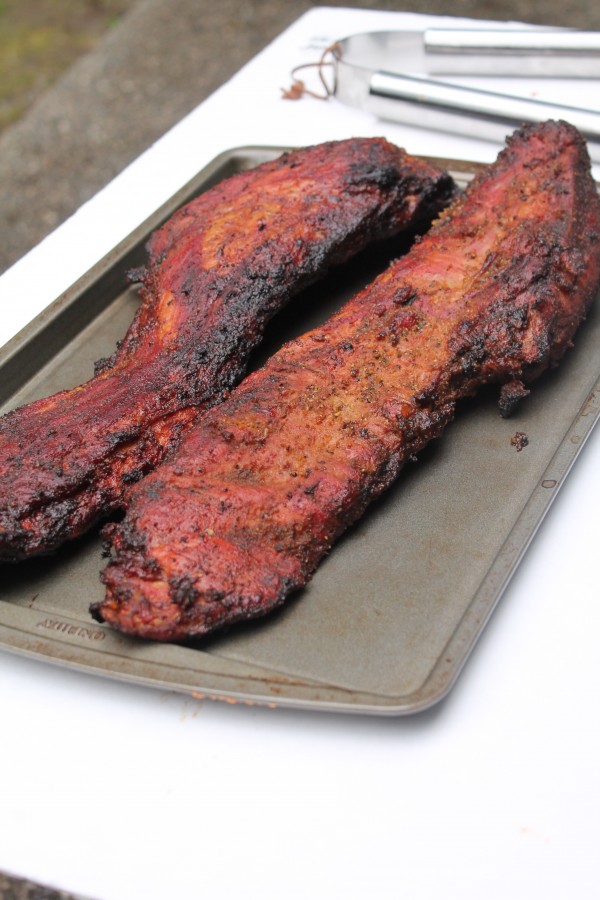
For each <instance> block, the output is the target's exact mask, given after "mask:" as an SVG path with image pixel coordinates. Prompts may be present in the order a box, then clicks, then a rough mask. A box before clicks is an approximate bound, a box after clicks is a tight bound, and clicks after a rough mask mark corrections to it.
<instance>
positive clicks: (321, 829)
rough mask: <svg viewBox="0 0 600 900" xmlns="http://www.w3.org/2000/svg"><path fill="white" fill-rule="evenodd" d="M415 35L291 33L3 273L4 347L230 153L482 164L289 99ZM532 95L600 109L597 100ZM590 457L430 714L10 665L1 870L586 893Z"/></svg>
mask: <svg viewBox="0 0 600 900" xmlns="http://www.w3.org/2000/svg"><path fill="white" fill-rule="evenodd" d="M426 21H427V23H428V24H430V23H431V22H434V23H439V22H440V21H441V20H439V19H433V20H431V19H429V20H426V19H425V18H424V17H417V16H411V15H405V14H401V13H373V12H362V11H359V10H342V9H328V8H317V9H315V10H313V11H312V12H310V13H309V14H307V15H306V16H304V17H303V18H302V19H300V20H299V21H298V22H297V23H295V24H294V25H293V26H292V28H291V29H289V30H288V31H287V32H285V33H284V34H283V35H282V36H281V37H280V38H278V39H277V40H276V41H275V42H274V43H273V44H271V45H270V46H269V47H267V48H266V49H265V51H264V52H263V53H261V54H260V55H259V56H258V57H256V58H255V59H254V60H253V61H252V62H251V63H250V64H249V65H248V66H246V67H245V68H244V69H243V70H242V71H241V72H240V73H239V74H238V75H237V76H236V77H235V78H233V79H232V80H231V81H229V82H228V83H227V84H225V85H224V86H223V87H222V88H221V89H220V90H219V91H217V92H216V93H215V94H214V95H213V96H212V97H210V98H209V99H208V100H207V101H205V102H204V103H202V104H201V105H200V106H199V107H198V108H197V109H196V110H194V111H193V112H192V113H191V114H190V115H189V116H188V117H186V119H184V120H183V121H182V122H181V123H179V124H178V125H177V126H176V127H175V128H174V129H172V131H170V132H169V133H168V134H166V135H165V136H164V137H163V138H162V139H161V140H160V141H159V142H158V143H157V144H156V145H155V146H153V147H152V148H151V149H150V150H149V151H147V152H146V153H145V154H144V155H143V156H142V157H140V158H139V159H138V160H136V161H135V162H134V163H133V164H132V165H131V166H130V167H129V168H128V169H126V170H125V171H124V172H123V173H122V174H121V175H120V176H119V177H118V178H117V179H115V181H114V182H112V183H111V184H110V185H109V186H108V187H107V188H106V189H104V190H103V191H102V192H101V193H100V194H99V195H97V196H96V197H95V198H94V199H93V200H91V201H90V202H89V203H87V204H86V205H85V206H84V207H82V208H81V209H80V210H79V211H78V212H77V214H76V215H74V216H73V217H72V218H71V219H70V220H69V221H68V222H66V223H65V224H64V225H63V226H62V227H61V228H59V229H58V230H57V231H56V232H54V233H53V234H52V235H50V236H49V237H48V238H47V239H46V240H45V241H44V242H43V243H42V244H41V245H40V246H38V247H37V248H36V249H34V250H33V251H32V252H30V253H29V254H28V255H27V256H26V257H24V258H23V259H22V260H21V261H20V262H18V263H17V264H16V265H15V266H14V267H13V268H12V269H11V270H9V271H8V272H7V273H6V274H5V275H4V276H3V277H2V278H0V307H1V309H2V317H1V321H0V343H2V342H4V341H5V340H8V339H9V338H10V337H11V336H12V335H13V334H15V333H16V332H17V331H18V330H19V329H20V328H21V327H22V326H23V325H24V324H25V323H26V322H27V321H29V319H31V318H32V317H33V316H34V315H35V314H37V313H38V312H39V311H40V310H42V309H43V308H44V307H45V306H46V305H47V304H48V303H50V302H51V301H52V300H53V299H54V298H55V297H56V296H57V295H58V294H59V293H60V292H61V291H62V290H64V289H65V288H66V287H68V286H69V284H70V283H71V282H73V281H74V280H75V279H76V278H77V277H78V276H79V275H80V274H82V273H83V272H85V271H86V270H87V268H88V267H89V266H90V265H91V264H92V263H94V262H95V261H96V260H97V259H99V258H100V257H101V256H102V255H103V254H104V253H105V252H106V251H108V250H109V249H110V248H111V247H112V246H114V245H115V244H116V243H117V242H118V241H119V240H120V239H121V238H122V237H124V236H125V235H126V234H128V233H129V231H130V230H131V229H132V228H134V227H135V226H136V225H137V224H139V223H140V222H141V221H143V220H144V218H146V216H147V215H149V214H150V213H151V212H152V211H153V210H154V209H155V208H156V207H157V206H158V205H159V204H160V203H161V202H163V201H164V200H166V199H167V198H168V197H169V196H170V195H171V194H172V193H173V192H174V191H175V190H177V189H178V188H179V187H180V186H181V185H183V184H184V183H185V182H186V181H187V180H188V179H189V178H190V177H191V176H192V175H194V174H195V173H196V172H197V171H198V170H199V169H200V168H202V166H204V165H205V164H206V163H207V162H209V161H210V160H211V159H212V158H214V157H215V156H216V155H217V154H218V153H219V152H221V151H222V150H226V149H229V148H231V147H234V146H241V145H247V144H260V145H264V144H273V145H279V146H286V145H302V144H307V143H314V142H318V141H321V140H326V139H331V138H341V137H347V136H350V135H358V134H361V135H369V134H384V135H385V136H387V137H388V138H389V139H391V140H392V141H394V142H396V143H398V144H400V145H403V146H405V147H407V149H409V150H410V151H412V152H415V153H429V154H435V155H440V156H449V157H459V158H471V159H477V160H482V161H489V160H492V159H493V158H494V157H495V155H496V152H497V150H498V147H496V146H494V145H492V144H485V143H481V142H478V141H475V140H470V139H466V138H460V137H456V136H450V135H441V134H439V135H435V134H432V133H431V132H426V131H420V130H419V129H416V128H405V127H402V126H400V125H391V124H389V123H383V122H379V121H375V120H373V119H371V118H370V117H369V116H367V115H365V114H363V113H360V112H358V111H353V110H350V109H347V108H344V107H342V106H341V105H340V104H337V103H335V102H333V101H330V102H328V103H323V102H319V101H317V100H311V99H304V100H302V101H301V102H298V103H292V102H286V101H283V100H281V99H280V91H279V88H280V87H285V86H287V85H288V84H289V72H290V69H291V67H292V65H295V64H297V63H301V62H304V61H314V60H315V59H316V58H317V57H318V55H319V52H320V49H321V48H322V47H324V46H325V45H326V44H327V43H329V42H331V41H332V40H335V39H339V38H341V37H344V36H346V35H348V34H350V33H352V32H360V31H367V30H375V29H386V28H402V27H417V26H420V25H422V24H424V23H425V22H426ZM446 21H447V20H446ZM473 24H474V23H473ZM533 89H534V88H533V87H532V85H528V84H526V83H524V82H523V83H522V82H516V83H514V82H513V83H512V84H511V90H513V91H521V92H523V93H524V94H525V95H527V94H528V93H530V92H531V90H533ZM543 90H547V91H551V92H552V93H551V97H549V99H554V100H562V102H566V103H569V102H571V103H573V104H579V105H584V103H585V102H587V103H588V104H589V105H593V103H594V102H595V103H596V104H598V103H599V102H600V101H598V99H597V90H593V89H592V86H591V85H590V84H587V83H577V85H572V84H571V85H570V84H568V83H567V82H564V83H554V82H553V83H549V84H548V85H547V87H545V88H543V89H540V92H539V93H540V95H543ZM595 174H596V175H597V176H598V174H599V173H598V172H596V173H595ZM23 285H27V292H26V294H25V293H24V291H23ZM599 456H600V431H598V430H597V431H596V432H594V433H593V434H592V436H591V438H590V439H589V441H588V442H587V444H586V446H585V448H584V449H583V451H582V453H581V455H580V457H579V459H578V461H577V463H576V466H575V467H574V470H573V472H572V473H571V475H570V476H569V478H568V480H567V483H566V485H565V487H564V488H563V489H562V490H561V492H560V494H559V495H558V497H557V500H556V502H555V503H554V505H553V507H552V509H551V511H550V513H549V515H548V516H547V518H546V519H545V521H544V524H543V526H542V528H541V529H540V531H539V532H538V535H537V536H536V538H535V540H534V542H533V544H532V546H531V548H530V549H529V551H528V553H527V555H526V557H525V560H524V562H523V563H522V565H521V566H520V568H519V570H518V572H517V574H516V576H515V577H514V578H513V580H512V582H511V584H510V587H509V589H508V590H507V592H506V593H505V595H504V597H503V599H502V601H501V603H500V605H499V607H498V609H497V610H496V612H495V613H494V616H493V618H492V620H491V622H490V624H489V625H488V627H487V629H486V631H485V633H484V635H483V637H482V639H481V640H480V642H479V643H478V645H477V647H476V649H475V651H474V653H473V654H472V656H471V658H470V660H469V662H468V664H467V666H466V668H465V670H464V671H463V673H462V675H461V677H460V679H459V681H458V683H457V685H456V686H455V688H454V689H453V691H452V692H451V694H450V696H449V697H448V698H447V699H446V700H445V701H443V702H442V703H440V704H439V705H438V706H436V707H435V708H433V709H431V710H430V711H429V712H427V713H423V714H420V715H417V716H413V717H407V718H398V719H386V718H384V719H379V718H359V717H352V716H342V715H326V714H311V713H305V712H292V711H286V710H281V709H278V710H271V709H263V708H257V707H255V708H248V707H244V706H241V705H237V706H230V705H226V704H221V703H215V702H211V701H204V702H201V701H198V700H192V699H188V698H186V697H184V696H181V695H177V694H171V693H164V692H160V691H154V690H150V689H143V688H138V687H136V686H131V685H127V684H122V683H117V682H112V681H108V680H103V679H101V678H94V677H91V676H87V675H82V674H80V673H77V672H73V671H69V670H66V669H62V668H58V667H53V666H51V665H45V664H42V663H38V662H35V661H31V660H29V659H25V658H21V657H18V656H14V655H12V654H10V653H7V652H0V711H1V715H2V741H1V743H0V763H1V765H2V768H1V776H2V788H1V790H0V869H2V870H5V871H9V872H13V873H15V874H19V875H22V876H27V877H30V878H32V879H38V880H40V881H42V882H44V883H48V884H52V885H55V886H58V887H62V888H64V889H69V890H71V891H74V892H80V893H81V894H83V895H87V896H90V897H94V898H97V900H132V898H138V897H139V898H144V900H153V898H156V900H165V898H170V897H173V898H178V900H186V898H199V897H207V898H208V897H210V898H211V900H220V898H233V897H236V898H237V897H244V898H248V897H256V898H259V897H260V898H261V900H268V898H279V897H287V898H290V897H291V898H308V897H310V898H329V897H332V896H339V897H344V898H345V900H350V898H357V900H358V898H361V900H362V898H364V897H368V896H371V897H377V898H392V897H393V898H396V897H407V898H419V900H427V898H436V900H437V898H439V897H440V896H445V897H450V898H453V897H460V898H461V900H471V898H472V900H480V898H486V900H506V898H512V900H514V898H519V900H520V898H523V900H525V898H527V900H529V898H532V897H544V898H545V900H563V898H565V897H576V898H578V900H587V898H590V900H591V898H595V897H597V896H598V875H597V862H596V853H597V843H598V835H599V834H600V778H599V774H598V759H599V758H600V716H599V714H598V696H597V695H598V687H599V686H600V654H599V653H598V652H597V644H598V640H599V639H600V603H599V602H598V601H599V596H600V587H599V579H598V574H597V572H596V567H595V563H596V557H595V554H596V552H597V550H596V544H597V538H596V535H597V532H596V530H595V528H596V523H597V512H596V511H597V508H598V506H599V504H600V475H599V474H598V466H597V465H596V459H598V458H599ZM594 710H596V711H595V712H594Z"/></svg>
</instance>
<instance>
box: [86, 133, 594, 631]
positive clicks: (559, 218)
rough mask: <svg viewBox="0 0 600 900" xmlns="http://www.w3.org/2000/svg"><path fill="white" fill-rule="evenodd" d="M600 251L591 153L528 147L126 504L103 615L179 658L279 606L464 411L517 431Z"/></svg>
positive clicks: (573, 320) (241, 391) (248, 384)
mask: <svg viewBox="0 0 600 900" xmlns="http://www.w3.org/2000/svg"><path fill="white" fill-rule="evenodd" d="M599 234H600V201H599V199H598V194H597V192H596V189H595V185H594V183H593V181H592V179H591V175H590V168H589V158H588V156H587V152H586V148H585V144H584V142H583V140H582V139H581V137H580V135H579V134H578V133H577V132H576V131H575V129H573V128H572V127H570V126H569V125H567V124H565V123H555V122H550V123H545V124H543V125H536V126H530V127H527V128H524V129H522V130H520V131H519V132H517V133H516V134H515V135H514V136H513V137H512V139H511V140H510V141H509V143H508V147H507V148H506V149H505V150H504V151H503V152H502V153H501V154H500V156H499V159H498V161H497V162H496V163H495V164H494V165H492V166H490V167H489V168H488V169H486V170H485V171H484V172H483V173H482V174H481V175H479V176H478V177H477V178H476V179H475V181H474V182H473V183H472V184H471V185H470V187H469V188H468V189H467V191H466V194H465V196H464V197H462V198H459V199H457V200H456V201H455V202H454V203H453V204H452V206H451V207H450V209H449V210H448V211H446V212H445V213H443V214H442V216H441V217H440V219H439V221H438V222H437V223H436V224H434V226H433V228H432V229H431V230H430V232H429V233H428V234H427V235H426V236H425V237H424V238H423V239H422V240H421V241H420V242H419V243H417V244H416V245H415V246H414V247H413V249H412V250H411V252H410V253H409V254H408V255H407V256H405V257H404V258H402V259H400V260H398V261H397V262H395V263H393V264H392V265H391V267H390V268H388V269H387V270H386V271H385V272H384V273H383V274H382V275H381V276H380V277H379V278H378V279H377V280H376V281H375V282H373V284H371V285H370V286H369V287H368V288H366V289H365V290H364V291H362V292H361V293H360V294H358V295H357V296H356V297H355V298H354V299H353V300H351V301H350V302H349V303H348V304H347V305H346V306H345V307H344V308H343V309H342V310H341V311H340V312H339V313H338V314H336V315H335V316H334V317H333V318H332V319H330V320H329V321H328V322H327V323H326V324H325V325H323V326H322V327H320V328H319V329H317V330H315V331H312V332H309V333H307V334H306V335H304V336H302V337H301V338H299V339H297V340H295V341H292V342H291V343H289V344H288V345H286V346H285V347H284V348H282V350H281V351H279V352H278V353H277V354H275V356H274V357H272V358H271V359H270V360H269V362H268V363H267V364H266V365H265V366H264V368H263V369H261V370H259V371H258V372H256V373H253V374H252V375H250V376H249V377H248V378H247V379H246V380H245V381H244V382H243V383H242V384H241V385H240V386H239V387H238V388H237V389H236V390H235V391H233V392H232V394H231V396H230V397H229V398H228V399H227V400H226V401H225V402H224V403H222V404H221V405H220V406H218V407H215V408H213V409H212V410H210V411H209V412H208V413H207V414H206V415H205V416H204V417H203V418H202V419H201V421H200V422H199V423H198V424H197V425H196V426H195V427H194V428H193V429H192V430H191V431H190V433H189V434H188V435H187V436H186V438H185V440H184V441H183V442H182V445H181V446H180V448H179V450H178V452H177V453H176V454H175V455H174V456H173V458H172V459H171V460H170V461H169V462H167V463H165V464H164V465H162V466H161V467H159V468H158V469H157V470H156V471H155V472H154V473H153V474H152V475H150V476H149V477H148V478H147V479H145V480H144V481H143V482H142V483H141V484H139V485H137V486H136V487H135V488H134V489H133V491H132V493H131V497H130V501H129V504H128V509H127V514H126V516H125V519H124V521H123V522H122V523H121V524H119V525H113V526H109V529H108V530H107V532H106V536H107V540H108V543H109V545H110V549H111V552H112V558H111V560H110V562H109V564H108V566H107V568H106V570H105V571H104V573H103V576H102V578H103V581H104V583H105V585H106V597H105V600H104V601H103V602H102V603H100V604H98V605H97V606H96V607H95V608H94V609H93V613H94V615H95V616H96V617H97V618H99V619H101V620H104V621H106V622H108V623H109V624H110V625H112V626H113V627H115V628H117V629H119V630H121V631H124V632H126V633H129V634H137V635H141V636H146V637H151V638H155V639H160V640H168V639H170V640H182V639H185V638H189V637H192V636H196V635H202V634H206V633H208V632H210V631H212V630H214V629H216V628H219V627H221V626H223V625H225V624H229V623H233V622H236V621H240V620H245V619H249V618H253V617H255V616H258V615H263V614H264V613H266V612H268V611H269V610H271V609H273V608H275V607H276V606H278V605H279V604H281V603H282V602H283V601H284V600H285V598H286V597H287V596H289V594H290V593H291V592H292V591H294V590H296V589H298V588H300V587H302V585H304V584H306V582H307V581H308V579H309V578H310V577H311V575H312V573H313V572H314V570H315V568H316V566H317V565H318V563H319V560H320V559H321V558H322V557H323V555H324V554H326V553H327V552H328V551H329V550H330V549H331V547H332V545H333V543H334V541H335V540H336V538H337V537H339V535H341V534H342V532H343V531H344V530H345V529H346V528H347V527H348V526H349V525H350V524H351V523H352V522H353V521H355V520H356V519H357V518H358V517H359V516H360V514H361V513H362V512H363V510H364V509H365V508H366V506H367V505H368V504H369V503H370V502H371V501H372V500H373V499H374V498H376V497H377V496H378V495H379V494H380V493H381V492H382V491H383V490H385V488H386V487H388V485H390V484H391V483H392V481H393V480H394V479H395V478H396V477H397V475H398V473H399V471H400V469H401V467H402V465H403V464H404V463H405V462H406V461H407V460H408V459H410V458H411V457H413V456H414V454H416V453H417V452H418V451H419V450H420V449H421V448H422V447H424V446H425V445H426V444H427V443H428V442H429V441H430V440H431V439H432V438H435V437H437V436H439V435H440V433H441V432H442V430H443V428H444V426H445V425H446V424H447V423H448V422H449V421H450V420H451V419H452V417H453V415H454V410H455V406H456V403H457V401H458V400H459V399H460V398H462V397H466V396H469V395H472V394H474V393H475V392H476V391H477V389H478V388H479V387H481V386H482V385H485V384H489V383H498V384H500V385H503V388H502V393H501V404H500V405H501V409H502V411H503V412H504V413H507V412H508V411H509V410H510V408H511V407H512V406H513V405H514V403H515V402H516V401H518V400H519V399H520V398H521V397H523V396H524V395H525V394H526V392H527V388H526V386H525V385H526V384H527V383H528V382H530V381H531V380H532V379H534V378H535V377H537V376H538V375H539V374H540V373H541V372H542V371H543V370H545V369H546V368H548V367H550V366H553V365H555V364H556V363H557V362H558V361H559V359H560V357H561V356H562V355H563V353H564V352H565V350H566V349H567V348H568V347H569V346H570V344H571V340H572V337H573V335H574V333H575V331H576V329H577V327H578V325H579V324H580V322H581V321H582V319H583V318H584V317H585V313H586V310H587V308H588V307H589V304H590V303H591V302H592V300H593V298H594V296H595V294H596V292H597V290H598V284H599V280H600V268H599V267H600V262H599V256H600V254H599V250H600V237H599Z"/></svg>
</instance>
